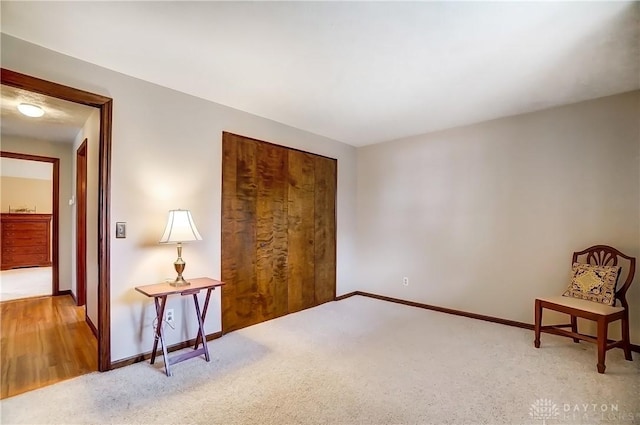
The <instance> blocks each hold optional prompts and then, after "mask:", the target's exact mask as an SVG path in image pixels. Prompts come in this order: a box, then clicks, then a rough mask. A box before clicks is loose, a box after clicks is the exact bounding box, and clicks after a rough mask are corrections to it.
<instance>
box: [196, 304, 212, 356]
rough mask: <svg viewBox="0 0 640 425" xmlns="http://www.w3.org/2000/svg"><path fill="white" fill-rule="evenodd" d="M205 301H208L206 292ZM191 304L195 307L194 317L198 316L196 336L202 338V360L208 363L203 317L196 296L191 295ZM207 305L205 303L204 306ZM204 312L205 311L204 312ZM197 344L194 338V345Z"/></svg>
mask: <svg viewBox="0 0 640 425" xmlns="http://www.w3.org/2000/svg"><path fill="white" fill-rule="evenodd" d="M207 301H209V293H208V292H207ZM193 303H194V304H195V306H196V316H198V328H199V329H200V330H199V331H198V335H200V337H201V338H202V348H203V350H204V358H205V359H207V361H209V348H208V347H207V341H206V337H205V335H206V334H205V333H204V315H201V314H200V304H199V303H198V294H193ZM206 304H207V303H205V305H206ZM205 312H206V310H205ZM197 342H198V337H197V336H196V344H197Z"/></svg>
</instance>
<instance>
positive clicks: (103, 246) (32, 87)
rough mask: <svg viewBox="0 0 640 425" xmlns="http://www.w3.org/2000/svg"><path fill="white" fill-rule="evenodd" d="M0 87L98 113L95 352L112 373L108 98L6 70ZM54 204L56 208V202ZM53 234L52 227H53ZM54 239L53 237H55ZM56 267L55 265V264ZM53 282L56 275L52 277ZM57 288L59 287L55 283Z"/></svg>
mask: <svg viewBox="0 0 640 425" xmlns="http://www.w3.org/2000/svg"><path fill="white" fill-rule="evenodd" d="M0 80H1V81H0V83H1V84H2V85H6V86H8V87H14V88H19V89H22V90H27V91H30V92H32V93H37V94H42V95H46V96H51V97H53V98H57V99H62V100H66V101H69V102H74V103H79V104H82V105H87V106H91V107H94V108H97V109H98V112H99V120H100V123H99V131H98V132H99V142H98V149H97V150H98V151H99V152H98V160H97V166H96V168H97V177H98V185H97V186H98V190H97V192H98V193H97V202H96V204H97V205H96V208H97V229H96V230H97V268H98V270H97V280H98V282H97V322H98V323H97V326H96V333H97V352H98V370H100V371H107V370H110V369H111V332H110V331H111V329H110V328H111V325H110V289H109V287H110V285H109V283H110V270H109V264H110V261H109V260H110V258H109V246H110V241H109V239H110V226H109V206H110V173H111V127H112V104H113V101H112V99H111V98H108V97H105V96H102V95H98V94H94V93H89V92H86V91H83V90H79V89H76V88H72V87H68V86H64V85H61V84H57V83H54V82H50V81H46V80H42V79H39V78H35V77H31V76H28V75H25V74H21V73H18V72H15V71H11V70H8V69H4V68H2V69H0ZM54 204H59V202H58V203H56V202H55V200H54ZM54 230H55V226H54ZM54 237H55V235H54ZM54 264H55V261H54ZM54 279H55V273H54ZM58 284H59V283H58Z"/></svg>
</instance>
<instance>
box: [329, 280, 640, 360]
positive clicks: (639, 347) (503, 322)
mask: <svg viewBox="0 0 640 425" xmlns="http://www.w3.org/2000/svg"><path fill="white" fill-rule="evenodd" d="M354 295H362V296H363V297H369V298H375V299H377V300H382V301H389V302H393V303H397V304H403V305H408V306H411V307H418V308H424V309H426V310H433V311H437V312H440V313H447V314H453V315H456V316H462V317H468V318H470V319H477V320H483V321H485V322H491V323H499V324H501V325H507V326H514V327H516V328H522V329H528V330H533V324H531V323H524V322H517V321H515V320H508V319H501V318H499V317H493V316H485V315H483V314H476V313H469V312H466V311H461V310H454V309H451V308H445V307H437V306H433V305H429V304H423V303H417V302H414V301H407V300H402V299H399V298H392V297H386V296H384V295H377V294H372V293H369V292H362V291H354V292H349V293H346V294H344V295H340V296H337V297H336V299H335V300H336V301H341V300H344V299H346V298H349V297H353V296H354ZM568 326H570V325H568ZM584 336H586V337H590V338H595V337H594V336H592V335H584ZM609 342H613V340H609ZM631 351H635V352H636V353H640V345H637V344H631Z"/></svg>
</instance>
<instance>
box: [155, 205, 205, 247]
mask: <svg viewBox="0 0 640 425" xmlns="http://www.w3.org/2000/svg"><path fill="white" fill-rule="evenodd" d="M201 240H202V236H200V233H198V229H197V228H196V224H195V223H194V222H193V218H192V217H191V211H189V210H171V211H169V219H168V220H167V227H166V228H165V229H164V233H163V235H162V237H161V238H160V243H171V242H174V243H177V242H189V241H201Z"/></svg>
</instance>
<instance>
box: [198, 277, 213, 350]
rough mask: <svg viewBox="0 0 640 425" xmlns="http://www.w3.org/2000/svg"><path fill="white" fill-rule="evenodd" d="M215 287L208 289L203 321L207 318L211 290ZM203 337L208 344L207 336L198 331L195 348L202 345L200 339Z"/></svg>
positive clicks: (203, 309)
mask: <svg viewBox="0 0 640 425" xmlns="http://www.w3.org/2000/svg"><path fill="white" fill-rule="evenodd" d="M214 289H215V288H209V289H207V296H206V297H205V299H204V307H203V308H202V323H204V319H206V318H207V309H208V308H209V298H211V291H213V290H214ZM200 338H202V341H204V342H203V344H204V345H206V344H207V336H206V335H204V334H202V335H201V334H200V332H198V335H197V336H196V344H195V345H194V346H193V349H194V350H197V349H198V345H200V341H201V339H200Z"/></svg>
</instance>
